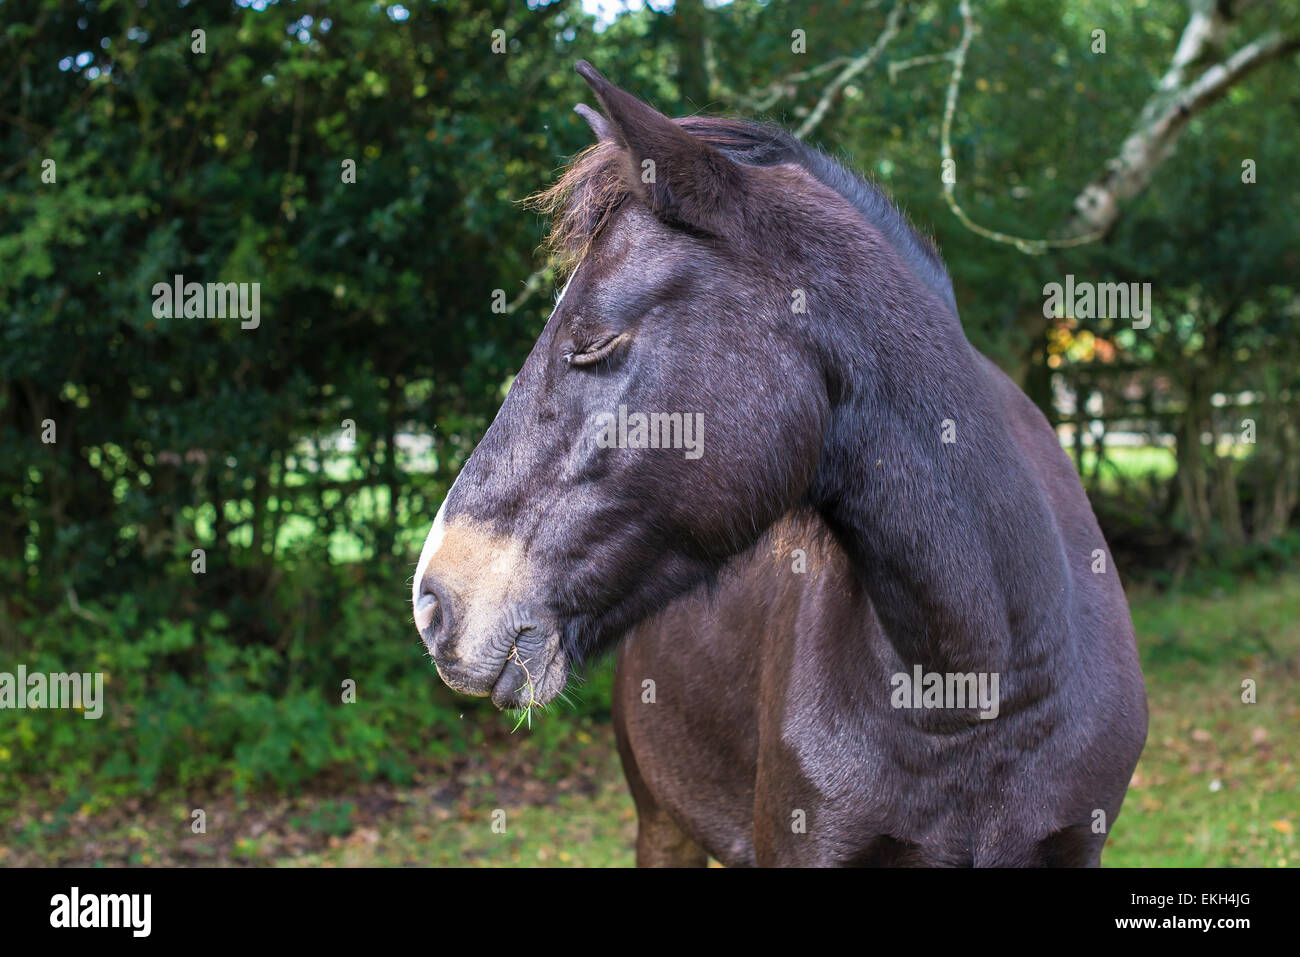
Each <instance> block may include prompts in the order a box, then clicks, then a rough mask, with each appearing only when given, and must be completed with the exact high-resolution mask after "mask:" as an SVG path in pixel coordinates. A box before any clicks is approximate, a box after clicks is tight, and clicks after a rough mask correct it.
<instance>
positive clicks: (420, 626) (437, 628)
mask: <svg viewBox="0 0 1300 957" xmlns="http://www.w3.org/2000/svg"><path fill="white" fill-rule="evenodd" d="M445 619H446V609H445V607H444V605H443V603H442V601H441V600H440V599H439V595H438V590H437V588H436V587H435V585H434V583H433V580H432V579H431V578H429V577H427V576H426V577H425V578H424V580H423V581H421V582H420V591H419V594H418V595H417V596H416V598H415V627H416V630H418V631H419V632H420V637H422V638H424V640H425V641H426V642H428V643H430V644H432V643H434V642H437V643H439V644H441V642H442V640H444V639H443V636H444V635H445V632H446V627H445V625H446V621H445Z"/></svg>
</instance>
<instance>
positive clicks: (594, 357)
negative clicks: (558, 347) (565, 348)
mask: <svg viewBox="0 0 1300 957" xmlns="http://www.w3.org/2000/svg"><path fill="white" fill-rule="evenodd" d="M626 338H627V334H626V333H621V334H619V335H615V336H609V337H608V338H605V339H598V340H597V341H595V342H593V343H592V344H591V345H589V346H584V347H583V348H582V349H581V350H580V351H575V352H566V353H565V354H564V361H565V362H567V363H568V364H569V365H571V366H589V365H593V364H595V363H597V362H599V361H600V360H601V359H604V358H606V357H607V356H608V355H609V354H610V353H612V352H613V351H614V350H615V349H617V348H618V347H619V345H620V344H621V343H622V342H623V340H624V339H626Z"/></svg>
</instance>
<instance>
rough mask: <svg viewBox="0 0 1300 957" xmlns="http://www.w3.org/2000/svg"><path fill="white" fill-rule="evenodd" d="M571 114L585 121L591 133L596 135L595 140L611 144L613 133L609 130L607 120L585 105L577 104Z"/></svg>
mask: <svg viewBox="0 0 1300 957" xmlns="http://www.w3.org/2000/svg"><path fill="white" fill-rule="evenodd" d="M573 112H575V113H577V114H578V115H579V116H581V117H582V118H583V119H584V120H586V121H587V125H588V126H590V127H591V132H593V133H595V134H596V139H598V140H600V141H602V142H603V141H606V140H608V141H609V142H611V143H612V142H613V141H614V131H613V130H612V129H610V126H609V120H607V119H605V118H604V117H603V116H601V115H600V114H599V113H597V112H596V111H595V110H593V109H592V108H591V107H589V106H588V105H587V104H586V103H579V104H578V105H577V106H575V107H574V108H573Z"/></svg>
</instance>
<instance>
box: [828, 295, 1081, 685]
mask: <svg viewBox="0 0 1300 957" xmlns="http://www.w3.org/2000/svg"><path fill="white" fill-rule="evenodd" d="M919 313H924V315H921V314H918V316H917V317H916V319H915V322H910V324H908V325H903V324H902V323H901V322H895V323H890V324H883V325H882V324H881V323H879V322H868V323H867V324H865V328H868V329H870V330H871V335H870V336H866V337H862V338H861V339H860V340H859V341H857V342H852V341H850V342H848V343H847V344H846V342H845V341H844V340H841V341H840V342H839V343H838V348H837V349H836V350H835V352H834V355H836V356H837V357H838V360H837V361H838V367H837V368H835V369H834V370H833V371H832V374H831V375H830V377H829V378H830V380H831V381H832V382H833V383H834V385H833V392H835V393H836V394H834V395H833V396H832V404H833V411H832V413H831V423H830V428H829V430H828V434H827V439H826V442H825V445H824V447H823V454H822V459H821V462H820V464H819V467H818V472H817V476H816V478H815V479H814V482H813V486H812V488H811V490H810V499H811V501H812V503H813V504H814V505H815V506H816V507H817V508H818V509H819V510H820V511H821V512H822V514H823V516H824V517H825V518H826V520H827V521H828V523H829V524H830V525H831V526H832V528H834V529H835V530H836V532H837V534H838V535H839V537H840V539H841V541H842V542H843V543H844V545H845V547H846V549H847V551H848V553H849V556H850V558H851V560H852V561H853V564H854V568H855V572H856V574H857V575H858V577H859V579H860V580H861V582H862V583H863V585H864V587H865V589H866V591H867V593H868V594H869V595H870V597H871V600H872V602H873V604H874V605H875V608H876V613H877V615H878V616H879V618H880V621H881V624H882V625H883V626H884V629H885V632H886V635H887V636H888V639H889V641H890V642H891V643H892V644H893V646H894V648H895V650H896V651H897V653H898V655H899V656H900V657H901V658H902V659H903V660H904V661H905V662H908V663H912V664H922V665H925V666H926V667H927V668H931V669H933V670H938V671H952V672H958V671H960V672H968V671H990V670H997V669H998V668H1000V667H1006V666H1007V665H1008V664H1010V663H1012V662H1015V661H1024V660H1026V659H1029V658H1035V657H1037V656H1041V655H1042V654H1045V653H1050V650H1051V646H1052V644H1053V643H1054V642H1059V641H1061V640H1063V635H1064V634H1065V629H1064V622H1065V621H1066V618H1067V616H1066V614H1065V611H1066V608H1065V606H1066V603H1067V602H1068V600H1069V593H1070V587H1069V574H1068V568H1067V564H1066V556H1065V553H1064V548H1063V544H1062V537H1061V534H1060V531H1059V529H1058V526H1057V522H1056V517H1055V516H1054V514H1053V512H1052V509H1051V506H1050V505H1049V502H1048V500H1047V496H1046V494H1045V492H1044V489H1043V485H1042V484H1041V482H1040V480H1039V479H1038V478H1037V476H1036V475H1035V473H1034V470H1033V467H1032V465H1031V461H1030V459H1029V456H1028V454H1027V452H1026V451H1025V450H1023V449H1022V448H1021V447H1020V446H1019V445H1018V444H1017V442H1016V440H1015V438H1014V436H1013V434H1012V428H1011V424H1010V411H1011V410H1009V409H1007V408H1006V407H1005V406H1004V404H1003V403H1002V401H1001V400H1000V398H999V393H998V390H997V388H996V383H995V381H994V380H993V379H992V378H991V377H990V376H989V375H988V374H987V371H986V369H985V368H984V367H983V366H981V364H980V361H979V360H978V359H977V356H976V353H975V352H974V350H973V349H971V347H970V345H969V343H967V341H966V339H965V336H964V334H963V333H962V331H961V327H960V324H959V323H958V322H957V319H956V317H955V316H954V315H951V313H950V312H949V311H948V310H947V309H946V308H942V309H937V310H933V311H927V310H924V309H922V310H919ZM926 316H928V317H929V318H926ZM856 326H857V327H859V328H862V327H864V324H863V322H862V320H861V319H860V318H859V319H858V320H857V321H856ZM945 437H947V438H948V439H951V440H952V441H944V439H945Z"/></svg>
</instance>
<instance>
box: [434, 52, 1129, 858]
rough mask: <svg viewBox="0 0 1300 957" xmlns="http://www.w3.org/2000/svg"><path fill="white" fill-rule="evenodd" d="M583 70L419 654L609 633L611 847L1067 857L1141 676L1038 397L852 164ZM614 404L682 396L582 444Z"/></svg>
mask: <svg viewBox="0 0 1300 957" xmlns="http://www.w3.org/2000/svg"><path fill="white" fill-rule="evenodd" d="M579 70H580V72H581V73H582V74H583V76H584V77H585V78H586V79H587V80H588V82H589V83H590V84H591V85H592V88H593V89H594V90H595V92H596V95H597V97H598V98H599V100H600V103H601V105H602V107H603V108H604V110H605V114H606V117H608V119H606V117H602V116H600V115H599V114H596V113H595V112H594V111H591V110H584V111H583V115H584V116H586V117H587V119H588V121H589V123H591V125H592V128H593V130H594V131H595V133H596V135H597V137H598V139H599V142H598V143H597V145H596V146H594V147H593V148H592V149H591V150H589V151H588V152H587V153H585V154H583V156H582V157H580V158H579V159H578V160H577V161H576V162H575V163H574V164H573V165H572V166H571V167H570V169H569V170H568V171H567V172H566V173H565V175H564V177H563V178H562V179H561V181H560V183H559V184H557V187H556V188H555V189H554V190H552V191H551V194H550V195H551V196H552V197H553V199H554V203H553V207H554V210H555V211H558V212H559V213H560V216H559V219H558V222H557V223H556V224H555V226H554V227H553V230H552V236H553V239H556V245H557V247H558V248H559V249H561V250H562V251H564V252H566V253H567V254H568V258H569V259H570V260H572V261H574V262H575V263H576V267H575V269H574V272H573V274H572V276H571V277H570V279H569V281H568V283H567V284H566V286H565V289H564V291H563V293H562V295H561V297H560V300H559V301H558V302H557V304H556V308H555V311H554V312H553V313H552V315H551V318H550V319H549V320H548V321H547V324H546V327H545V328H544V329H543V331H542V334H541V336H540V337H539V339H538V341H537V343H536V344H535V346H534V348H533V351H532V353H531V354H530V355H529V357H528V359H527V360H526V361H525V363H524V365H523V367H522V368H521V369H520V371H519V374H518V375H517V376H516V378H515V380H514V382H513V384H512V386H511V388H510V391H509V393H508V395H507V397H506V400H505V402H504V403H503V405H502V407H501V411H500V412H499V413H498V416H497V418H496V420H495V421H494V422H493V424H492V426H491V427H490V428H489V429H488V431H487V434H486V435H485V436H484V437H483V440H482V442H481V443H480V444H479V446H478V448H477V449H476V450H475V452H474V454H473V455H472V456H471V457H470V459H469V461H468V462H467V463H466V464H465V467H464V468H463V469H462V470H461V473H460V475H459V476H458V478H457V480H456V483H455V484H454V485H453V487H452V489H451V490H450V491H449V492H448V494H447V497H446V499H445V500H444V502H443V505H442V508H441V509H440V511H439V513H438V516H437V518H436V519H435V521H434V523H433V527H432V529H431V530H430V533H429V535H428V538H427V539H426V541H425V546H424V550H423V552H422V554H421V556H420V562H419V565H418V567H417V569H416V574H415V579H414V584H413V592H412V602H413V605H414V610H415V621H416V626H417V628H418V630H419V632H420V635H421V637H422V638H423V640H424V642H425V645H426V647H427V648H428V649H429V652H430V654H431V656H432V657H433V659H434V662H435V664H436V665H437V668H438V672H439V674H440V675H441V676H442V677H443V679H444V681H446V682H447V683H448V684H449V685H450V686H451V687H453V688H455V689H457V690H459V691H462V692H465V693H467V694H475V695H490V696H491V698H492V701H493V702H494V703H495V704H497V706H498V707H524V706H532V705H533V704H545V703H546V702H548V701H550V700H551V699H553V698H554V697H555V696H556V695H558V694H559V693H560V691H561V690H562V689H563V687H564V685H565V683H566V682H567V681H568V678H569V674H570V672H571V670H572V668H573V667H575V666H577V665H579V664H580V663H581V662H582V661H583V660H584V659H589V658H591V657H594V656H597V655H600V654H602V653H604V652H608V651H612V650H613V649H614V648H615V647H617V646H618V644H619V642H620V641H623V640H624V639H625V638H627V639H628V640H627V641H626V642H625V647H624V651H623V656H622V659H621V661H620V663H619V672H618V675H619V677H618V687H617V693H616V696H615V702H614V705H615V718H616V727H617V731H618V738H619V744H620V752H621V754H622V757H623V760H624V766H625V768H626V770H627V773H628V779H629V783H630V784H631V787H632V790H633V794H634V795H635V797H636V801H637V806H638V810H639V811H640V814H641V831H640V836H639V838H638V857H639V859H640V860H641V862H642V863H647V864H656V863H665V864H670V863H699V862H701V861H702V860H703V854H704V853H705V852H707V853H710V854H713V855H714V856H715V857H717V858H718V859H719V860H722V861H723V862H725V863H730V864H800V863H815V864H951V865H960V864H966V865H981V864H991V865H998V864H1013V865H1025V864H1096V863H1097V862H1098V861H1099V857H1100V852H1101V846H1102V844H1103V843H1104V840H1105V835H1106V833H1107V832H1108V831H1109V828H1110V825H1111V823H1112V822H1113V821H1114V819H1115V816H1116V815H1117V814H1118V812H1119V807H1120V803H1121V802H1122V799H1123V795H1124V792H1125V789H1126V787H1127V784H1128V780H1129V776H1130V775H1131V773H1132V770H1133V767H1134V765H1135V763H1136V761H1137V757H1138V754H1139V752H1140V751H1141V747H1142V744H1143V742H1144V740H1145V736H1146V705H1145V696H1144V690H1143V686H1142V676H1141V671H1140V669H1139V667H1138V662H1137V654H1136V648H1135V643H1134V638H1133V630H1132V624H1131V621H1130V618H1129V613H1128V606H1127V603H1126V601H1125V598H1124V593H1123V590H1122V588H1121V587H1120V583H1119V580H1118V576H1117V574H1116V572H1115V569H1114V567H1113V564H1112V563H1111V559H1110V554H1109V551H1108V550H1107V548H1106V543H1105V541H1104V540H1103V538H1102V535H1101V532H1100V530H1099V529H1098V527H1097V522H1096V519H1095V517H1094V516H1093V514H1092V511H1091V508H1090V506H1089V504H1088V501H1087V498H1086V496H1085V495H1084V492H1083V489H1082V487H1081V485H1080V483H1079V479H1078V476H1077V475H1076V473H1075V471H1074V468H1073V466H1072V465H1071V463H1070V461H1069V459H1068V457H1067V456H1066V455H1065V453H1064V452H1063V450H1062V449H1061V447H1060V444H1059V442H1058V441H1057V437H1056V434H1055V432H1054V431H1053V430H1052V428H1051V427H1050V426H1049V425H1048V423H1047V421H1046V420H1045V419H1044V417H1043V416H1042V414H1041V413H1040V412H1039V411H1038V410H1037V409H1036V408H1035V407H1034V405H1033V404H1032V403H1031V402H1030V401H1029V399H1028V398H1026V397H1025V395H1024V394H1023V393H1021V392H1020V390H1019V389H1017V388H1016V386H1015V385H1014V384H1013V383H1012V382H1011V381H1010V380H1009V379H1008V378H1007V377H1006V376H1005V375H1003V374H1002V372H1001V371H999V370H998V369H997V368H996V367H995V366H994V365H993V364H992V363H990V362H989V361H988V360H987V359H985V358H984V357H983V356H981V355H980V354H979V353H978V352H976V351H975V350H974V349H973V348H972V347H971V346H970V344H969V343H968V342H967V340H966V337H965V334H964V332H963V330H962V328H961V323H960V321H959V319H958V316H957V309H956V302H955V298H954V296H953V294H952V287H951V282H950V281H949V279H948V277H947V273H946V271H945V270H944V268H943V264H942V261H941V259H940V258H939V255H938V253H937V251H936V250H935V249H934V248H933V246H932V245H930V244H928V243H927V242H926V241H925V240H924V238H923V237H921V236H919V234H917V233H916V232H915V231H914V230H912V229H911V227H910V226H908V225H907V223H906V221H905V220H904V219H903V217H902V216H901V214H900V213H899V212H898V210H897V209H896V208H895V207H893V205H892V204H890V203H889V202H888V200H887V199H885V198H884V197H883V194H881V193H880V192H879V191H878V190H875V189H874V188H873V187H870V186H869V185H868V184H866V183H864V182H863V181H861V180H860V179H858V178H856V177H854V176H852V175H851V174H849V173H848V172H847V171H845V170H844V169H843V168H842V167H840V166H839V165H838V164H835V163H834V162H833V161H832V160H830V159H829V158H827V157H825V156H824V155H823V154H820V153H818V152H817V151H815V150H812V149H810V148H808V147H806V146H804V145H803V144H800V143H798V142H797V141H795V140H793V139H792V138H791V137H790V136H789V135H788V134H785V133H783V132H781V131H779V130H774V129H772V128H770V127H763V126H760V125H757V124H746V123H740V122H737V121H731V120H719V119H710V118H700V117H692V118H687V119H681V120H670V119H668V118H667V117H665V116H663V115H662V114H660V113H658V112H657V111H655V110H654V109H652V108H651V107H649V106H648V105H646V104H645V103H642V102H641V101H640V100H637V99H636V98H635V97H633V96H631V95H630V94H628V93H626V92H625V91H623V90H620V89H618V88H617V87H614V86H613V85H612V84H610V83H609V82H608V81H606V80H605V79H604V78H603V77H601V76H600V75H599V74H598V73H596V71H595V70H594V69H592V68H591V67H590V65H588V64H580V65H579ZM627 410H634V413H633V414H635V415H639V416H642V418H643V419H645V418H646V417H647V414H648V416H649V417H655V416H658V417H659V418H660V421H668V420H671V419H672V418H673V417H674V416H675V417H677V419H678V421H682V422H684V421H687V420H689V421H691V422H698V423H700V425H701V428H700V429H697V430H696V432H695V433H694V439H695V440H696V441H695V443H694V444H693V445H692V446H691V448H690V449H689V450H688V452H687V454H683V453H682V452H681V451H680V450H678V449H674V448H672V447H670V446H669V445H661V444H660V443H658V442H655V443H651V444H646V443H644V442H635V443H631V444H629V445H627V446H626V447H624V445H623V444H622V437H621V436H620V443H619V444H618V445H617V446H616V447H611V446H610V445H609V443H608V442H606V441H605V439H606V438H608V432H607V431H606V425H601V426H599V428H598V427H597V423H601V422H604V423H606V424H607V423H608V422H610V421H612V420H613V418H615V415H614V414H615V412H616V411H617V413H618V415H617V418H618V420H619V421H620V423H621V422H622V421H623V419H624V416H625V413H626V411H627ZM621 427H622V426H621V425H620V428H621ZM796 551H797V552H799V553H800V555H801V556H802V559H796V557H795V555H794V553H795V552H796ZM799 560H802V561H804V562H806V568H804V569H800V568H799V567H797V565H796V562H797V561H799ZM629 635H630V637H628V636H629ZM913 674H915V675H918V676H921V677H924V678H925V683H926V689H925V691H924V694H923V693H922V691H921V688H920V685H921V683H922V682H921V681H919V680H918V681H917V682H916V684H917V685H918V687H917V688H915V689H910V690H909V693H908V694H906V695H902V696H901V697H900V692H901V691H903V690H904V689H906V687H907V678H908V676H909V675H913ZM900 677H901V678H902V679H903V680H902V682H901V684H900V682H899V679H900ZM931 677H935V678H937V680H938V681H939V684H940V688H939V689H938V690H939V692H940V693H939V694H938V695H936V696H934V697H933V698H932V696H931V691H932V690H933V689H932V688H931V687H930V686H929V679H930V678H931ZM967 678H969V679H970V681H971V682H972V683H971V685H969V686H966V685H963V681H965V680H966V679H967ZM986 681H987V686H988V687H987V689H986V690H991V691H992V692H993V695H992V697H991V698H990V699H989V700H988V701H985V700H984V699H983V698H982V697H981V699H980V701H979V702H978V703H975V702H973V701H972V700H970V699H969V698H968V695H967V693H966V692H965V691H964V690H963V689H964V688H966V687H969V688H970V690H971V694H972V695H973V694H974V690H975V688H976V687H977V686H979V687H983V685H982V684H981V683H983V682H986ZM945 682H947V684H946V685H945ZM917 705H919V706H917ZM990 705H991V706H990Z"/></svg>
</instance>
